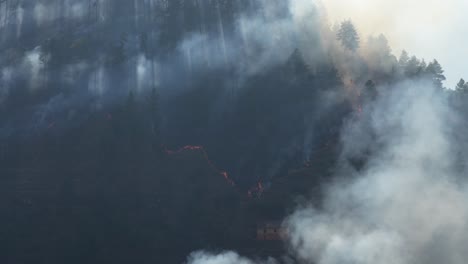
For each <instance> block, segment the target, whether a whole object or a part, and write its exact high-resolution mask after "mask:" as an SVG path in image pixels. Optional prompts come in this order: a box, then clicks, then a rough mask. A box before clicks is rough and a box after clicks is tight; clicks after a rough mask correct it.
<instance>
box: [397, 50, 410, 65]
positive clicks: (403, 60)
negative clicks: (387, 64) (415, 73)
mask: <svg viewBox="0 0 468 264" xmlns="http://www.w3.org/2000/svg"><path fill="white" fill-rule="evenodd" d="M409 60H410V57H409V55H408V52H406V50H403V51H402V52H401V55H400V58H399V59H398V63H399V64H400V66H401V67H402V68H403V69H404V68H406V65H408V62H409Z"/></svg>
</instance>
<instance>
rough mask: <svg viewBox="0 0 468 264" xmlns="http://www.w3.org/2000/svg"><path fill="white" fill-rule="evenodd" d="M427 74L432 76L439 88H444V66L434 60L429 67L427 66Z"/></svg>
mask: <svg viewBox="0 0 468 264" xmlns="http://www.w3.org/2000/svg"><path fill="white" fill-rule="evenodd" d="M426 73H428V74H429V75H430V76H431V78H432V80H433V82H434V84H435V85H436V86H437V87H440V88H442V87H443V84H442V82H443V81H445V80H446V78H445V75H444V70H443V69H442V66H441V65H440V64H439V62H438V61H437V60H434V61H432V62H431V63H429V65H427V68H426Z"/></svg>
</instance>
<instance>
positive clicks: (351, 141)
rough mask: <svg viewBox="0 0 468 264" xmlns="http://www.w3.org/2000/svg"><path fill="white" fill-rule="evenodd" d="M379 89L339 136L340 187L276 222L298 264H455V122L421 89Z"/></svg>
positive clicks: (459, 185)
mask: <svg viewBox="0 0 468 264" xmlns="http://www.w3.org/2000/svg"><path fill="white" fill-rule="evenodd" d="M380 88H381V90H380V91H381V95H380V96H379V98H378V99H377V100H376V101H375V102H373V103H370V104H368V105H367V106H366V107H365V108H364V110H363V113H362V114H361V115H359V116H355V117H354V118H353V119H351V120H349V122H348V124H347V125H346V126H345V128H344V130H343V132H342V133H343V135H342V143H343V152H342V159H341V160H342V161H341V162H340V164H339V168H338V169H337V171H338V174H339V175H338V176H339V177H338V179H339V180H337V181H336V182H334V183H332V184H331V185H330V186H329V187H328V188H327V189H326V192H325V193H326V194H325V198H324V202H323V203H322V205H321V206H320V207H314V206H311V205H301V207H300V208H299V209H298V210H296V212H295V213H293V214H292V215H291V216H289V217H288V218H287V219H286V220H285V222H284V224H285V226H286V227H287V228H288V230H289V239H288V245H289V246H290V249H291V252H292V254H293V255H294V256H295V257H296V258H297V259H298V260H299V261H300V263H302V262H304V263H317V264H338V263H356V264H371V263H384V264H385V263H397V264H409V263H416V264H417V263H427V264H432V263H434V264H435V263H454V264H461V263H464V262H465V260H466V259H467V258H468V254H467V253H466V250H465V248H466V245H467V243H468V236H467V235H466V234H467V231H468V226H467V219H468V205H467V203H466V202H467V199H468V192H467V190H466V186H465V179H463V178H462V177H461V173H459V171H458V170H457V166H456V165H457V164H455V163H454V161H455V160H457V158H456V154H455V152H454V151H453V149H454V143H456V142H453V141H452V136H451V135H453V133H455V131H453V130H452V129H453V128H454V127H455V126H456V124H457V122H459V120H458V117H457V116H456V114H455V113H454V112H452V111H451V109H450V108H449V107H448V103H447V101H446V98H445V96H444V93H443V92H441V91H440V90H436V89H435V88H433V87H432V85H431V84H430V82H425V81H417V82H414V81H412V82H404V83H400V84H398V85H395V86H392V87H380ZM356 156H361V157H363V156H365V157H367V163H366V165H365V166H364V168H363V169H361V170H360V171H356V170H355V169H354V167H353V166H351V165H350V164H349V160H350V159H351V158H353V157H356ZM207 256H208V257H207ZM227 256H230V257H238V256H237V255H235V254H233V253H230V254H228V255H227ZM226 259H230V258H226V256H225V255H221V256H213V255H204V254H201V253H197V254H194V255H192V256H191V257H190V258H189V263H236V262H235V260H233V261H234V262H226ZM234 259H235V258H234ZM223 261H224V262H223ZM243 261H245V263H252V262H249V261H248V260H243Z"/></svg>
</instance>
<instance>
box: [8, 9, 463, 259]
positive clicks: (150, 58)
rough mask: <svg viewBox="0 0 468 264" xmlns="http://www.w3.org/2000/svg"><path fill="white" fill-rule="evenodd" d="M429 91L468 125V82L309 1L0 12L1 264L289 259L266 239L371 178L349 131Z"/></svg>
mask: <svg viewBox="0 0 468 264" xmlns="http://www.w3.org/2000/svg"><path fill="white" fill-rule="evenodd" d="M292 2H295V1H292ZM467 78H468V77H467ZM419 80H425V81H426V82H427V83H430V85H433V86H435V87H436V88H437V89H436V92H435V93H436V95H437V96H440V97H443V98H447V100H448V102H450V105H451V106H452V107H453V108H454V109H455V111H456V113H457V115H460V116H466V115H467V114H468V107H467V105H468V82H465V81H464V80H463V79H461V80H460V82H459V83H458V85H457V87H444V81H445V76H444V70H443V69H442V66H441V65H440V64H439V62H438V61H437V60H432V61H427V62H426V61H425V60H423V59H418V58H417V57H416V56H413V55H410V54H408V53H407V52H405V51H403V52H402V53H401V55H397V56H396V55H395V54H394V53H393V52H392V50H391V48H390V46H389V44H388V41H387V39H386V38H385V36H383V35H378V36H362V35H360V33H359V31H358V29H357V28H355V26H354V25H353V23H352V21H350V20H347V21H343V22H341V23H339V24H336V25H331V24H329V22H328V21H327V19H326V17H325V16H323V15H322V10H321V9H320V7H319V6H315V5H314V4H313V1H311V3H310V4H306V8H301V7H297V6H295V5H294V4H290V2H289V1H280V0H271V1H261V0H237V1H227V0H170V1H169V0H37V1H27V0H1V1H0V205H1V207H0V208H2V210H1V213H0V214H1V215H0V226H1V227H0V248H2V250H0V262H1V263H5V264H10V263H11V264H17V263H183V262H184V261H185V260H186V258H187V256H188V255H189V254H190V253H191V252H192V251H194V250H199V249H208V250H214V251H219V250H222V249H235V250H237V251H238V252H240V253H242V254H244V255H247V256H251V257H265V256H281V255H283V254H285V252H287V249H286V248H285V247H283V245H282V244H281V243H280V242H276V241H275V242H272V241H267V242H265V241H258V240H257V239H256V228H257V225H258V224H259V223H263V222H270V221H271V222H273V221H281V220H282V219H283V218H284V217H285V216H287V215H288V214H290V213H291V212H292V211H293V210H294V208H295V207H296V205H297V204H298V200H299V201H301V200H305V199H312V200H313V201H314V203H317V204H319V203H320V201H321V186H323V185H324V184H327V183H328V182H331V181H333V180H334V178H333V177H334V176H333V175H336V171H337V170H340V169H342V166H340V167H339V166H337V164H341V165H342V164H346V166H347V167H346V166H345V167H346V168H347V169H349V170H351V171H353V172H359V171H360V170H362V169H363V168H364V167H365V166H366V163H367V159H368V156H369V155H372V153H373V151H375V149H372V148H369V149H366V151H365V155H360V154H356V153H353V154H352V155H348V156H346V157H345V155H343V154H342V153H343V151H344V150H346V147H345V146H343V135H342V131H343V129H344V128H346V124H347V123H348V122H349V120H355V119H359V118H361V116H363V115H366V111H370V110H369V107H368V106H369V105H372V104H373V102H375V101H376V100H378V98H379V97H380V96H381V95H382V94H387V93H388V90H389V89H392V87H394V86H395V85H397V84H398V83H401V82H412V81H414V82H417V81H419ZM464 122H466V121H464ZM464 122H462V123H460V127H459V129H460V131H466V128H467V127H468V126H465V123H464ZM462 134H463V133H462ZM467 134H468V133H467ZM459 137H460V138H459V139H460V142H468V141H464V137H465V136H464V135H459ZM378 144H379V142H377V141H376V143H375V146H374V147H375V148H378V146H379V145H378ZM464 144H465V143H460V145H459V147H460V149H462V148H464ZM464 158H465V156H463V155H462V154H461V156H460V160H461V161H463V160H465V159H464ZM458 166H459V167H460V168H459V169H460V170H463V169H464V167H463V166H465V165H464V164H463V162H460V163H459V165H458ZM338 167H339V168H338ZM351 174H352V173H351Z"/></svg>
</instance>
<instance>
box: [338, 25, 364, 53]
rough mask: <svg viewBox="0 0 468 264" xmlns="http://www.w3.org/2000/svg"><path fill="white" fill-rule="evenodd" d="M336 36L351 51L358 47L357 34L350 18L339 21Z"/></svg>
mask: <svg viewBox="0 0 468 264" xmlns="http://www.w3.org/2000/svg"><path fill="white" fill-rule="evenodd" d="M337 38H338V40H340V41H341V44H342V45H343V47H345V48H346V49H349V50H351V51H353V52H355V51H356V50H357V49H359V35H358V33H357V30H356V28H355V27H354V25H353V23H352V22H351V20H346V21H344V22H342V23H341V27H340V29H339V30H338V33H337Z"/></svg>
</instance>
